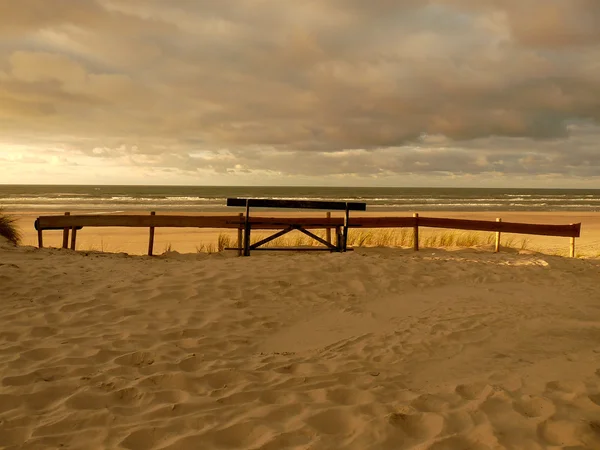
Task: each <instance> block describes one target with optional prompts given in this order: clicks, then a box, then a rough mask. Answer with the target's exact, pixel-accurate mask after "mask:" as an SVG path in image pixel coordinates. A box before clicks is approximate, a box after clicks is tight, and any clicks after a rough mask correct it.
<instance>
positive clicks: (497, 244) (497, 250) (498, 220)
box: [494, 217, 502, 253]
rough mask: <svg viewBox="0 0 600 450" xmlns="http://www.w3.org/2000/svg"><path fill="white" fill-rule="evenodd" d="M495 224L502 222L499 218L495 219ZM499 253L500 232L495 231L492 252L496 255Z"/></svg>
mask: <svg viewBox="0 0 600 450" xmlns="http://www.w3.org/2000/svg"><path fill="white" fill-rule="evenodd" d="M496 222H502V219H501V218H500V217H497V218H496ZM499 251H500V231H496V245H495V246H494V252H496V253H498V252H499Z"/></svg>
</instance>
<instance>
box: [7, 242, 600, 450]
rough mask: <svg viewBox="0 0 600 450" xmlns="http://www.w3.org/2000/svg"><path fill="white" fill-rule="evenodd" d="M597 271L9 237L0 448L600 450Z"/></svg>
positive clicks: (544, 264)
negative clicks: (146, 249) (37, 243)
mask: <svg viewBox="0 0 600 450" xmlns="http://www.w3.org/2000/svg"><path fill="white" fill-rule="evenodd" d="M599 279H600V262H599V261H598V260H574V259H567V258H561V257H554V256H546V255H538V254H507V253H500V254H493V253H489V252H477V251H473V250H469V251H455V252H446V251H441V250H435V251H427V252H421V253H413V252H412V251H403V250H391V249H387V250H386V249H369V250H359V251H355V252H352V253H346V254H276V255H271V254H268V253H263V254H258V255H256V256H253V257H251V258H236V257H233V256H229V255H222V254H214V255H210V256H207V255H196V254H194V255H179V254H176V253H171V254H167V255H164V256H161V257H155V258H148V257H137V256H136V257H133V256H127V255H105V254H99V253H93V252H91V253H90V252H88V253H74V252H71V251H68V250H52V249H42V250H38V249H34V248H30V247H24V248H14V247H11V246H10V245H8V244H2V246H1V247H0V292H1V296H2V301H1V302H0V447H3V448H7V449H17V448H18V449H48V448H70V449H96V448H98V449H100V448H106V449H117V448H121V449H212V448H218V449H237V448H244V449H282V448H292V449H307V448H311V449H335V448H348V449H381V448H386V449H387V448H390V449H430V450H443V449H482V450H483V449H503V448H509V449H532V450H533V449H535V450H537V449H546V448H549V449H550V448H551V449H567V448H568V449H573V450H574V449H600V284H599V283H598V280H599Z"/></svg>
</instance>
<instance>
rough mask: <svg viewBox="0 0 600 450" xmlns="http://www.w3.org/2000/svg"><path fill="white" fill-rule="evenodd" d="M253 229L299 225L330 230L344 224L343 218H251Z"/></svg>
mask: <svg viewBox="0 0 600 450" xmlns="http://www.w3.org/2000/svg"><path fill="white" fill-rule="evenodd" d="M250 223H251V224H252V228H255V229H273V228H282V227H288V226H290V225H299V226H301V227H303V228H313V229H314V228H328V227H335V226H338V225H343V224H344V219H343V218H341V217H333V218H331V219H328V218H326V217H259V216H254V217H252V218H250Z"/></svg>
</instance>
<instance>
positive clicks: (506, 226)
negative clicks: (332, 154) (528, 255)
mask: <svg viewBox="0 0 600 450" xmlns="http://www.w3.org/2000/svg"><path fill="white" fill-rule="evenodd" d="M249 223H250V225H251V227H252V228H253V229H260V230H278V229H282V228H285V227H288V226H291V225H301V226H302V227H304V228H307V229H325V230H327V231H328V233H327V236H328V239H327V240H328V242H331V233H330V230H331V229H336V235H337V231H339V229H340V227H342V226H343V225H344V218H342V217H331V214H330V213H327V215H326V216H325V217H258V216H254V217H250V218H249ZM244 226H245V217H244V214H242V213H240V214H238V215H229V216H179V215H164V216H160V215H156V214H155V213H154V212H152V213H150V215H70V213H65V214H64V215H62V216H40V217H38V218H37V219H36V221H35V229H36V230H37V232H38V246H39V247H40V248H42V247H43V236H42V232H43V231H44V230H62V231H63V248H67V247H68V246H69V232H71V249H73V250H75V246H76V239H77V231H78V230H80V229H82V228H83V227H138V228H148V229H149V240H148V255H152V252H153V244H154V229H155V228H162V227H169V228H174V227H176V228H223V229H237V230H238V247H237V248H238V252H239V253H240V254H241V250H242V241H243V239H242V238H243V236H242V232H243V229H244ZM348 226H349V227H350V228H365V229H369V228H412V229H413V233H414V250H416V251H418V250H419V227H429V228H446V229H455V230H469V231H489V232H495V233H496V243H495V251H496V252H497V251H499V249H500V236H501V233H514V234H530V235H541V236H558V237H569V238H570V252H569V254H570V256H571V257H574V256H575V238H578V237H580V235H581V223H574V224H569V225H549V224H531V223H517V222H502V221H501V220H500V219H496V221H488V220H467V219H446V218H438V217H420V216H419V215H418V214H416V213H415V214H414V215H413V216H412V217H368V216H365V217H352V218H351V219H350V220H349V223H348Z"/></svg>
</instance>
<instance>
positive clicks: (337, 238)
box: [335, 225, 342, 252]
mask: <svg viewBox="0 0 600 450" xmlns="http://www.w3.org/2000/svg"><path fill="white" fill-rule="evenodd" d="M335 246H336V247H337V251H338V252H341V251H342V228H341V227H340V226H339V225H336V227H335Z"/></svg>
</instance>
